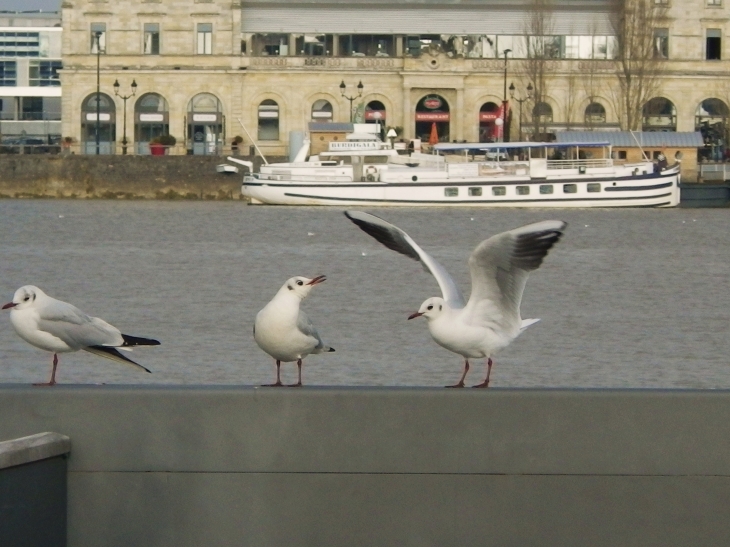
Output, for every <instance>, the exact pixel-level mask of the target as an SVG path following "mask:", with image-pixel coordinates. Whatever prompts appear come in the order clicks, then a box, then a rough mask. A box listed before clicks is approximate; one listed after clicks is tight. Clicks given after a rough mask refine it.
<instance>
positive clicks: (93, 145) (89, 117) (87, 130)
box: [81, 93, 117, 154]
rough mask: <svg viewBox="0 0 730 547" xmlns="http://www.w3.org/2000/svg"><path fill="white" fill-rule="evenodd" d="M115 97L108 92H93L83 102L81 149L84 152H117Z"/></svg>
mask: <svg viewBox="0 0 730 547" xmlns="http://www.w3.org/2000/svg"><path fill="white" fill-rule="evenodd" d="M116 113H117V107H116V105H115V104H114V99H113V98H112V97H111V96H109V95H107V94H106V93H99V94H97V93H91V94H89V95H87V96H86V98H84V100H83V101H82V102H81V151H82V153H84V154H114V153H115V152H116V150H115V148H116V146H115V141H116Z"/></svg>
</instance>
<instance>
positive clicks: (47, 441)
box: [0, 433, 71, 469]
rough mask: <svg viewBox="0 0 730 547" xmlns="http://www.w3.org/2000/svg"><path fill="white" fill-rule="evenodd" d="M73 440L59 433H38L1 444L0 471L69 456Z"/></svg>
mask: <svg viewBox="0 0 730 547" xmlns="http://www.w3.org/2000/svg"><path fill="white" fill-rule="evenodd" d="M70 451H71V439H69V438H68V437H66V436H65V435H61V434H59V433H38V434H36V435H30V436H28V437H21V438H20V439H13V440H10V441H3V442H0V469H5V468H6V467H13V466H16V465H23V464H26V463H31V462H35V461H38V460H45V459H48V458H53V457H54V456H60V455H62V454H68V453H69V452H70Z"/></svg>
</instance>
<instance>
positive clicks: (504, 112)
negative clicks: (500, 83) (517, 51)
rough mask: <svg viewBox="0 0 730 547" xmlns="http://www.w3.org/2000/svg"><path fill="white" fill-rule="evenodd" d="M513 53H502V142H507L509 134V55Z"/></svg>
mask: <svg viewBox="0 0 730 547" xmlns="http://www.w3.org/2000/svg"><path fill="white" fill-rule="evenodd" d="M511 51H512V50H511V49H505V50H504V51H503V52H502V54H503V55H504V93H503V94H502V142H504V141H505V135H506V134H507V54H508V53H509V52H511Z"/></svg>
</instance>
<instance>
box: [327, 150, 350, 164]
mask: <svg viewBox="0 0 730 547" xmlns="http://www.w3.org/2000/svg"><path fill="white" fill-rule="evenodd" d="M319 157H320V158H322V159H323V160H326V161H334V162H337V163H340V164H342V165H352V158H351V157H350V156H330V155H329V154H325V153H320V154H319Z"/></svg>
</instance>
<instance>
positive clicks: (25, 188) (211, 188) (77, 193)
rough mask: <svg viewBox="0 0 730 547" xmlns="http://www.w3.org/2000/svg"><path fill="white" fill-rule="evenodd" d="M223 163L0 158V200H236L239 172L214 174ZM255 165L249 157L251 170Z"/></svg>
mask: <svg viewBox="0 0 730 547" xmlns="http://www.w3.org/2000/svg"><path fill="white" fill-rule="evenodd" d="M247 159H249V160H250V159H251V158H247ZM269 161H272V158H269ZM224 162H225V158H223V157H218V156H83V155H68V156H65V155H53V156H48V155H43V156H41V155H8V156H6V155H0V197H6V198H7V197H74V198H132V199H137V198H148V199H155V198H157V199H165V198H168V199H175V198H185V199H240V197H241V182H242V174H241V173H239V174H233V175H223V174H220V173H216V170H215V167H216V165H218V164H220V163H224ZM260 162H261V158H260V157H256V158H255V159H254V166H255V168H256V169H258V166H259V165H260Z"/></svg>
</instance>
